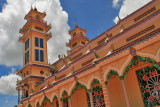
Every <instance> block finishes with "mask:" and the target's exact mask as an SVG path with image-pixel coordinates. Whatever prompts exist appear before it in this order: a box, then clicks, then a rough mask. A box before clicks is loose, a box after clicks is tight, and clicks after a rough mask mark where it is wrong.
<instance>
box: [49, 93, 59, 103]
mask: <svg viewBox="0 0 160 107" xmlns="http://www.w3.org/2000/svg"><path fill="white" fill-rule="evenodd" d="M55 96H58V94H57V93H54V92H53V93H52V95H51V98H50V101H51V102H52V101H53V98H54V97H55ZM52 103H53V102H52Z"/></svg>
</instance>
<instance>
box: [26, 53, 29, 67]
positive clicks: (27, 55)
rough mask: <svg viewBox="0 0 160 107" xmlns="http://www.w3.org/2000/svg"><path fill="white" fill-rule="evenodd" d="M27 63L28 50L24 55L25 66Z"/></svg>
mask: <svg viewBox="0 0 160 107" xmlns="http://www.w3.org/2000/svg"><path fill="white" fill-rule="evenodd" d="M28 61H29V50H28V51H27V52H26V53H25V64H27V62H28Z"/></svg>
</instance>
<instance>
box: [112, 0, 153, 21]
mask: <svg viewBox="0 0 160 107" xmlns="http://www.w3.org/2000/svg"><path fill="white" fill-rule="evenodd" d="M119 1H120V0H113V7H116V6H118V5H119ZM150 1H151V0H123V2H122V5H121V7H120V11H119V15H118V16H119V17H120V18H121V19H123V18H124V17H126V16H127V15H129V14H131V13H133V12H134V11H136V10H137V9H139V8H140V7H142V6H144V5H145V4H147V3H148V2H150ZM113 21H114V22H115V23H117V21H118V17H115V19H114V20H113Z"/></svg>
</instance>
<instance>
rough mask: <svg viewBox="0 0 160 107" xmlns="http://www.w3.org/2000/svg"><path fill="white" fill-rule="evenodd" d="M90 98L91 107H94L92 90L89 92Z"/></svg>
mask: <svg viewBox="0 0 160 107" xmlns="http://www.w3.org/2000/svg"><path fill="white" fill-rule="evenodd" d="M89 97H90V103H91V107H94V105H93V96H92V92H91V89H90V90H89Z"/></svg>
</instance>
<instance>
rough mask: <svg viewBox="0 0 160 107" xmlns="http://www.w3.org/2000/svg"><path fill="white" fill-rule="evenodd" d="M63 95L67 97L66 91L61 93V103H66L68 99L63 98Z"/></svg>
mask: <svg viewBox="0 0 160 107" xmlns="http://www.w3.org/2000/svg"><path fill="white" fill-rule="evenodd" d="M64 95H67V96H68V93H67V92H66V91H63V93H62V101H63V102H68V98H64V97H63V96H64Z"/></svg>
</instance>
